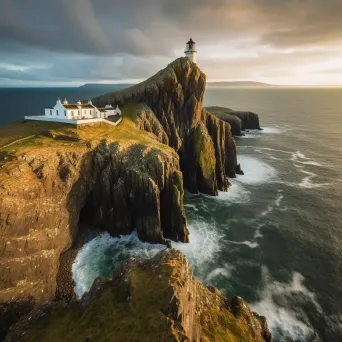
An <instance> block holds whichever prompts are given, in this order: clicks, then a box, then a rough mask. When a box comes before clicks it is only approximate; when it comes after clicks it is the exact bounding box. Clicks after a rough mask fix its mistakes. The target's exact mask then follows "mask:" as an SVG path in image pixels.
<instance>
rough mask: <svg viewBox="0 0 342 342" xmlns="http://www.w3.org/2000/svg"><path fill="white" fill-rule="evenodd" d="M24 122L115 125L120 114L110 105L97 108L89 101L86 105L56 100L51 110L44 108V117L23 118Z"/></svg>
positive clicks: (119, 119)
mask: <svg viewBox="0 0 342 342" xmlns="http://www.w3.org/2000/svg"><path fill="white" fill-rule="evenodd" d="M25 119H26V120H39V121H55V122H64V123H70V124H76V125H80V124H84V123H92V122H100V121H106V122H108V121H109V123H111V124H115V125H117V124H118V123H119V122H120V121H121V119H122V114H121V110H120V108H119V106H116V108H114V107H113V106H112V105H111V104H108V105H106V106H105V107H103V108H97V107H95V106H94V105H93V103H92V101H91V100H89V101H88V102H87V103H82V102H81V101H78V102H77V103H75V104H71V103H68V101H67V99H64V101H63V103H62V102H61V100H60V99H59V98H58V99H57V101H56V104H55V105H54V107H53V108H45V115H37V116H25Z"/></svg>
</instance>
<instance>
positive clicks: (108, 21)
mask: <svg viewBox="0 0 342 342" xmlns="http://www.w3.org/2000/svg"><path fill="white" fill-rule="evenodd" d="M341 17H342V1H341V0H320V1H319V0H302V1H299V0H283V1H281V0H232V1H228V0H227V1H223V0H207V1H205V0H186V1H185V0H172V1H171V0H126V1H122V0H59V1H57V0H31V1H28V0H1V10H0V78H3V79H6V78H7V79H18V80H20V79H23V80H24V79H25V80H30V79H31V80H37V79H38V80H42V81H43V80H69V79H74V78H79V79H89V80H93V79H94V80H95V79H120V78H144V77H147V76H149V75H150V74H151V73H153V72H155V71H156V69H157V68H160V67H162V66H164V65H165V64H163V63H166V62H170V61H171V60H172V59H174V58H175V57H176V54H175V51H177V54H178V51H179V53H180V54H181V53H182V52H181V51H182V48H183V45H184V42H185V39H187V38H188V37H189V36H190V35H193V36H194V38H195V40H196V41H198V43H199V44H198V48H199V49H200V48H201V47H202V48H205V49H206V50H205V51H206V52H207V53H208V54H209V52H210V54H211V55H210V56H211V59H209V60H208V59H207V57H206V56H204V54H203V55H202V59H203V63H204V65H207V67H208V69H207V71H208V73H209V76H210V77H216V69H217V68H216V69H215V68H214V67H213V61H214V60H215V65H216V66H218V65H221V64H222V66H223V68H224V69H222V70H228V69H230V70H235V71H236V70H241V71H242V72H243V74H245V73H246V67H247V69H248V66H250V65H251V63H255V66H258V67H265V66H267V65H269V64H270V60H271V59H272V58H275V59H277V58H278V56H277V51H272V52H269V51H266V50H265V49H264V47H269V48H271V49H274V50H279V53H280V57H279V61H280V60H281V61H283V63H288V64H287V66H288V67H290V66H291V63H293V61H294V60H295V58H294V57H293V56H294V55H293V56H292V57H290V56H285V55H283V52H282V50H290V52H291V49H292V50H294V51H295V50H296V49H303V48H306V49H308V50H307V51H304V52H303V51H300V52H296V53H299V55H298V56H299V60H301V59H303V60H304V59H307V60H310V59H311V58H315V54H316V52H315V51H314V52H311V51H310V49H311V48H313V49H315V48H316V47H321V48H323V47H326V48H327V49H328V50H329V49H331V48H333V47H336V46H337V45H338V44H340V42H341V24H340V21H341ZM215 44H220V46H222V47H224V48H225V50H224V51H223V50H222V51H221V50H220V51H216V50H215V51H213V49H210V47H211V46H213V45H215ZM248 50H254V51H255V54H256V55H258V60H255V59H253V58H248V57H246V56H239V54H242V55H244V54H246V51H248ZM216 52H218V53H221V54H223V55H224V57H225V58H226V61H229V63H230V66H229V68H228V69H227V66H225V63H226V64H227V62H225V60H224V58H223V59H222V56H221V58H219V60H218V61H216V56H215V53H216ZM234 54H235V55H236V56H235V55H234ZM251 54H253V52H251ZM334 54H336V51H335V50H334ZM316 55H317V54H316ZM302 56H304V57H302ZM275 62H276V61H274V60H272V61H271V64H272V65H273V64H276V63H275ZM297 62H298V60H297ZM1 63H2V64H3V65H2V64H1ZM9 64H10V65H15V66H16V67H18V68H13V67H12V68H11V67H8V66H7V65H9ZM21 66H22V68H20V67H21ZM283 67H284V65H282V66H281V67H280V68H281V69H283ZM234 68H235V69H234ZM276 69H278V67H277V66H275V68H274V70H276ZM235 71H234V74H236V72H235ZM220 74H221V77H222V75H223V73H222V72H221V73H220ZM230 75H231V74H227V76H226V77H230ZM251 75H253V73H251ZM2 83H3V82H2Z"/></svg>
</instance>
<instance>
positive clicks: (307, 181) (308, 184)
mask: <svg viewBox="0 0 342 342" xmlns="http://www.w3.org/2000/svg"><path fill="white" fill-rule="evenodd" d="M299 171H300V172H302V173H305V174H306V175H308V176H306V177H304V178H303V179H302V180H301V182H300V183H299V184H298V186H299V187H301V188H306V189H314V188H320V187H322V186H327V185H330V184H331V183H313V182H312V181H311V179H312V178H314V177H316V176H317V175H316V174H315V173H313V172H309V171H305V170H301V169H300V170H299Z"/></svg>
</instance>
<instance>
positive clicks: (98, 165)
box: [0, 107, 188, 302]
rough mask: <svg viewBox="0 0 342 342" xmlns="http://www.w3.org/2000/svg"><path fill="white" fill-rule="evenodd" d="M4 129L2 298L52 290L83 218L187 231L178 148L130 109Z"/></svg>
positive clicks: (106, 224)
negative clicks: (102, 117) (109, 121)
mask: <svg viewBox="0 0 342 342" xmlns="http://www.w3.org/2000/svg"><path fill="white" fill-rule="evenodd" d="M124 110H125V111H126V112H127V115H128V114H129V113H130V112H131V111H132V112H133V113H135V112H134V111H135V109H134V108H130V107H127V108H125V109H124ZM0 136H1V140H0V143H2V146H5V147H3V148H2V150H1V153H2V160H1V161H0V232H1V242H0V251H1V266H0V279H1V282H0V299H1V301H2V302H6V301H16V300H19V299H24V298H27V297H29V296H32V297H33V298H34V299H36V300H38V301H43V300H48V299H53V298H54V296H55V291H56V274H57V270H58V266H59V257H60V254H61V253H63V252H64V251H66V250H67V249H68V248H70V247H71V245H72V243H73V241H74V240H75V238H76V236H77V235H78V234H80V233H82V232H80V231H79V230H78V223H79V220H81V221H84V222H85V223H88V224H93V225H96V226H98V227H100V228H102V229H105V230H107V231H108V232H110V234H111V235H113V236H117V235H118V234H130V233H131V232H132V230H133V229H136V230H137V232H138V235H139V238H140V239H141V240H143V241H150V242H163V241H164V239H165V238H170V239H173V240H176V241H178V240H180V241H184V242H186V241H188V230H187V228H186V220H185V214H184V207H183V184H182V183H183V181H182V174H181V172H180V166H179V157H178V155H177V153H176V152H175V151H174V150H173V149H171V148H169V147H168V146H166V145H163V144H160V143H158V141H156V139H155V138H154V136H153V135H149V134H148V133H146V132H142V131H140V130H138V129H137V128H136V127H135V124H134V122H133V121H131V120H130V119H129V115H128V118H126V119H125V120H124V122H123V123H122V124H120V125H119V126H117V127H113V126H110V125H106V124H99V125H96V126H89V125H87V126H84V127H81V128H78V129H76V128H72V127H71V126H68V125H64V126H63V125H60V124H57V123H44V122H24V123H18V124H14V125H10V126H7V127H3V128H1V134H0ZM14 138H18V139H16V140H13V139H14ZM23 139H24V140H23ZM8 142H9V143H8ZM9 144H10V145H9ZM6 146H8V147H6Z"/></svg>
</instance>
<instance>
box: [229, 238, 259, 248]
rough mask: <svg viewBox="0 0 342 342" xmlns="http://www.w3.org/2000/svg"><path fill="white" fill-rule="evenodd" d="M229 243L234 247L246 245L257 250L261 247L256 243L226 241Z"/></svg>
mask: <svg viewBox="0 0 342 342" xmlns="http://www.w3.org/2000/svg"><path fill="white" fill-rule="evenodd" d="M226 241H227V242H229V243H232V244H234V245H246V246H248V247H249V248H257V247H259V244H258V243H257V242H256V241H248V240H246V241H241V242H240V241H232V240H226Z"/></svg>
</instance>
